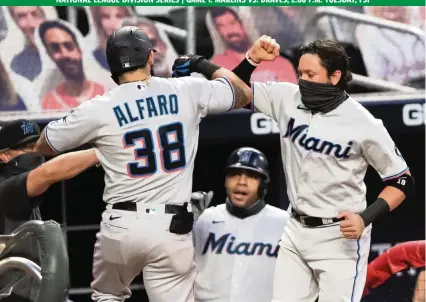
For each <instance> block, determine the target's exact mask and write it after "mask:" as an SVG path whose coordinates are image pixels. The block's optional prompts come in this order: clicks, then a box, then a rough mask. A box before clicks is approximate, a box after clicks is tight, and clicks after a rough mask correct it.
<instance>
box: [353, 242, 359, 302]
mask: <svg viewBox="0 0 426 302" xmlns="http://www.w3.org/2000/svg"><path fill="white" fill-rule="evenodd" d="M360 238H361V237H360ZM360 238H358V240H357V241H356V244H357V250H356V254H357V257H358V259H357V260H356V267H355V278H354V284H353V286H352V295H351V302H353V301H354V294H355V286H356V279H357V278H358V273H359V272H358V264H359V260H360V259H361V255H360V254H359V249H360V244H359V240H360Z"/></svg>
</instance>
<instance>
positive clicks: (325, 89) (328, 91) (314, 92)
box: [299, 79, 348, 113]
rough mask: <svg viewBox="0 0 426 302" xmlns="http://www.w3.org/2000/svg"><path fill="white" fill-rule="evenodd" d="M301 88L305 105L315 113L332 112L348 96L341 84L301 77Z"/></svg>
mask: <svg viewBox="0 0 426 302" xmlns="http://www.w3.org/2000/svg"><path fill="white" fill-rule="evenodd" d="M299 90H300V94H301V96H302V103H303V105H304V106H305V107H306V109H309V110H311V111H312V112H313V113H317V112H321V113H327V112H330V111H332V110H334V109H336V108H337V107H338V106H339V105H340V104H341V103H343V102H344V101H345V100H346V99H347V98H348V96H347V94H346V92H345V90H344V89H342V88H340V87H339V86H335V85H332V84H323V83H315V82H310V81H305V80H302V79H299Z"/></svg>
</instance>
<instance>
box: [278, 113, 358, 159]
mask: <svg viewBox="0 0 426 302" xmlns="http://www.w3.org/2000/svg"><path fill="white" fill-rule="evenodd" d="M308 129H309V126H308V125H299V126H297V127H294V118H291V119H290V121H289V122H288V125H287V132H286V133H285V134H284V138H286V137H290V138H291V140H292V141H293V143H298V144H299V146H301V147H303V148H304V149H305V150H308V151H309V150H312V151H314V152H318V153H322V154H325V155H332V156H335V157H337V158H348V157H349V156H350V155H349V152H350V150H351V148H352V145H353V142H352V141H349V142H348V146H347V147H346V149H344V147H342V145H340V144H335V143H333V142H329V141H326V140H321V139H319V138H316V137H307V134H308ZM296 140H297V142H296ZM343 149H344V150H343ZM333 151H334V152H333ZM342 151H343V152H342Z"/></svg>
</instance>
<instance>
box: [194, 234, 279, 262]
mask: <svg viewBox="0 0 426 302" xmlns="http://www.w3.org/2000/svg"><path fill="white" fill-rule="evenodd" d="M235 239H236V238H235V237H234V236H232V234H231V233H227V234H224V235H222V236H220V237H219V238H217V239H216V234H215V233H213V232H210V233H209V236H208V237H207V240H206V243H205V245H204V248H203V251H202V253H201V254H202V255H204V254H206V253H207V252H208V251H209V250H211V252H212V253H216V254H222V253H227V254H230V255H246V256H263V255H265V256H268V257H275V258H276V257H277V255H278V249H279V245H276V246H273V245H272V244H271V243H264V242H240V243H237V242H235Z"/></svg>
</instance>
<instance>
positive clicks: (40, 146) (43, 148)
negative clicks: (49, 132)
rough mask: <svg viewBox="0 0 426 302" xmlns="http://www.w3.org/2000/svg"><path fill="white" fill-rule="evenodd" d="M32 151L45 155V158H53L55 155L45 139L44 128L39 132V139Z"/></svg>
mask: <svg viewBox="0 0 426 302" xmlns="http://www.w3.org/2000/svg"><path fill="white" fill-rule="evenodd" d="M34 151H36V152H38V153H40V154H42V155H45V156H53V155H56V154H57V152H56V151H54V150H53V149H52V148H51V147H50V145H49V143H48V142H47V139H46V128H44V129H43V131H42V132H41V135H40V138H39V139H38V140H37V143H36V145H35V148H34Z"/></svg>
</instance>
